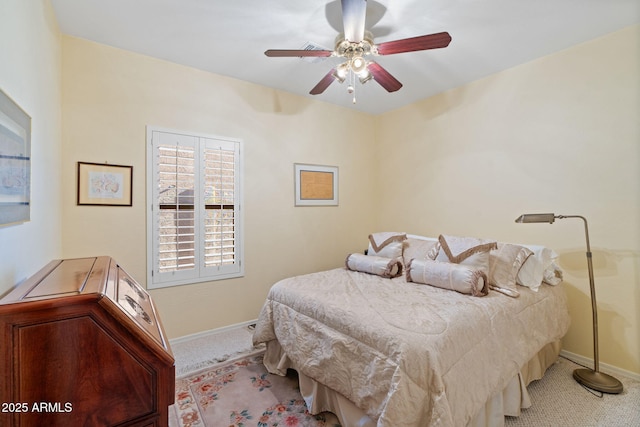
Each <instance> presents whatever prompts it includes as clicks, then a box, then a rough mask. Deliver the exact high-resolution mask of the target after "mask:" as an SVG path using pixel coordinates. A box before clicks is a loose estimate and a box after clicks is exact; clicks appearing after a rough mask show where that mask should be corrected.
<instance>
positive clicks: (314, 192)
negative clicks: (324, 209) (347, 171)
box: [294, 163, 338, 206]
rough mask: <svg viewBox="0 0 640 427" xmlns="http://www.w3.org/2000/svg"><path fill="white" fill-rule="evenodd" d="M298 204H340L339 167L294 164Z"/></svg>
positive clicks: (296, 200)
mask: <svg viewBox="0 0 640 427" xmlns="http://www.w3.org/2000/svg"><path fill="white" fill-rule="evenodd" d="M294 171H295V205H296V206H338V167H337V166H320V165H307V164H302V163H296V164H294Z"/></svg>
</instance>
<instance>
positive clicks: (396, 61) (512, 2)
mask: <svg viewBox="0 0 640 427" xmlns="http://www.w3.org/2000/svg"><path fill="white" fill-rule="evenodd" d="M51 3H52V4H53V7H54V10H55V13H56V16H57V19H58V21H59V25H60V28H61V30H62V32H63V33H65V34H69V35H72V36H76V37H81V38H85V39H88V40H93V41H96V42H98V43H103V44H106V45H110V46H114V47H118V48H122V49H126V50H130V51H133V52H138V53H141V54H145V55H149V56H153V57H156V58H161V59H165V60H168V61H172V62H175V63H179V64H184V65H188V66H191V67H195V68H199V69H202V70H207V71H211V72H213V73H216V74H221V75H226V76H232V77H235V78H238V79H241V80H245V81H249V82H253V83H257V84H260V85H263V86H267V87H271V88H276V89H281V90H285V91H288V92H292V93H296V94H300V95H302V96H306V97H312V98H313V99H317V100H322V101H325V102H330V103H333V104H338V105H342V106H344V107H347V108H354V109H357V110H360V111H364V112H367V113H373V114H379V113H382V112H385V111H389V110H393V109H396V108H399V107H401V106H404V105H407V104H410V103H412V102H415V101H417V100H419V99H423V98H426V97H429V96H432V95H435V94H437V93H440V92H443V91H445V90H447V89H451V88H454V87H458V86H461V85H464V84H466V83H468V82H470V81H474V80H477V79H480V78H482V77H484V76H487V75H490V74H493V73H496V72H498V71H501V70H504V69H507V68H511V67H514V66H516V65H518V64H522V63H525V62H528V61H532V60H534V59H536V58H539V57H542V56H545V55H548V54H551V53H553V52H557V51H559V50H562V49H565V48H568V47H570V46H573V45H576V44H578V43H582V42H585V41H588V40H591V39H594V38H597V37H599V36H602V35H604V34H607V33H610V32H613V31H616V30H619V29H621V28H623V27H626V26H629V25H633V24H637V23H640V0H396V1H391V0H376V1H374V0H368V6H367V25H366V27H367V29H369V30H370V31H371V32H372V33H373V35H374V36H375V42H376V43H381V42H384V41H390V40H396V39H402V38H407V37H413V36H419V35H423V34H432V33H437V32H441V31H448V32H449V34H451V37H452V39H453V40H452V42H451V44H450V45H449V47H448V48H445V49H436V50H427V51H422V52H410V53H402V54H397V55H388V56H381V57H378V58H376V62H378V63H379V64H380V65H382V66H383V67H384V68H386V69H387V70H388V71H389V72H390V73H391V74H393V75H394V76H395V77H396V78H397V79H398V80H400V81H401V82H402V83H403V85H404V87H403V88H402V89H400V90H399V91H398V92H395V93H387V92H386V91H385V90H384V89H383V88H382V87H381V86H380V85H378V84H377V83H376V82H375V81H370V82H368V83H366V84H365V85H360V84H357V86H356V95H357V103H356V104H353V103H352V98H351V96H350V95H349V94H347V92H346V83H344V84H342V85H341V84H339V83H337V82H334V83H333V84H332V85H331V86H330V87H329V88H328V89H327V90H326V91H325V92H324V93H323V94H321V95H315V96H313V95H309V90H311V88H312V87H313V86H315V84H316V83H317V82H318V81H319V80H320V79H321V78H322V77H323V76H324V75H325V74H326V73H327V72H328V71H329V70H330V69H331V68H332V67H333V66H335V65H336V64H337V63H338V62H339V61H338V59H337V58H326V59H324V60H322V61H321V62H315V63H314V62H310V61H309V60H302V59H299V58H267V57H266V56H265V55H264V51H265V50H267V49H300V48H302V46H303V45H304V44H305V43H306V42H312V43H314V44H318V45H321V46H324V47H325V48H328V49H330V50H332V49H333V47H334V40H335V37H336V35H337V34H338V33H339V32H341V31H342V17H341V12H340V1H339V0H315V1H309V0H307V1H299V0H298V1H296V0H270V1H264V0H225V1H223V0H51Z"/></svg>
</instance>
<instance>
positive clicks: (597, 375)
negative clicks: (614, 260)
mask: <svg viewBox="0 0 640 427" xmlns="http://www.w3.org/2000/svg"><path fill="white" fill-rule="evenodd" d="M564 218H580V219H581V220H582V221H584V233H585V235H586V237H587V266H588V267H589V286H590V288H591V311H592V316H593V361H594V369H586V368H585V369H576V370H575V371H573V378H574V379H575V380H576V381H577V382H578V383H580V384H582V385H584V386H585V387H589V388H590V389H592V390H597V391H601V392H603V393H611V394H618V393H621V392H622V383H621V382H620V381H618V380H617V379H616V378H614V377H612V376H611V375H607V374H603V373H602V372H600V369H599V360H598V359H599V358H598V307H597V305H596V288H595V285H594V281H593V263H592V261H591V245H590V244H589V228H588V227H587V219H586V218H585V217H583V216H580V215H555V214H552V213H544V214H524V215H520V216H519V217H518V219H516V222H518V223H530V222H548V223H549V224H553V222H554V221H555V220H556V219H564Z"/></svg>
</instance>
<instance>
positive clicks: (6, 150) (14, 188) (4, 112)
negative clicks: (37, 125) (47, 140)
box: [0, 90, 31, 225]
mask: <svg viewBox="0 0 640 427" xmlns="http://www.w3.org/2000/svg"><path fill="white" fill-rule="evenodd" d="M30 219H31V117H30V116H29V115H28V114H27V113H26V112H25V111H24V110H23V109H22V108H20V106H19V105H18V104H16V103H15V102H14V101H13V100H12V99H11V98H10V97H9V96H8V95H7V94H6V93H4V92H3V91H2V90H0V225H8V224H14V223H23V222H27V221H29V220H30Z"/></svg>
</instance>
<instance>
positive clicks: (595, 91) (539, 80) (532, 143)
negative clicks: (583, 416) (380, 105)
mask: <svg viewBox="0 0 640 427" xmlns="http://www.w3.org/2000/svg"><path fill="white" fill-rule="evenodd" d="M639 41H640V27H639V26H635V27H632V28H627V29H625V30H622V31H619V32H616V33H614V34H610V35H608V36H606V37H603V38H600V39H597V40H594V41H591V42H589V43H585V44H582V45H579V46H576V47H573V48H571V49H568V50H565V51H563V52H560V53H557V54H555V55H551V56H548V57H545V58H542V59H539V60H537V61H534V62H531V63H528V64H524V65H522V66H519V67H516V68H513V69H510V70H507V71H504V72H502V73H499V74H495V75H492V76H490V77H488V78H485V79H483V80H480V81H477V82H475V83H472V84H469V85H466V86H464V87H461V88H458V89H455V90H451V91H448V92H446V93H443V94H441V95H438V96H435V97H432V98H430V99H427V100H424V101H422V102H418V103H416V104H414V105H411V106H409V107H406V108H403V109H400V110H397V111H394V112H391V113H388V114H385V115H383V116H382V117H381V118H380V120H379V121H378V127H377V130H378V132H377V138H378V142H379V150H378V155H379V160H378V161H379V167H378V169H379V172H380V173H379V176H378V179H379V184H380V191H381V194H385V196H386V201H387V203H384V204H381V205H380V222H379V224H378V225H379V227H380V228H384V229H398V228H402V229H405V230H409V231H411V232H415V233H422V234H427V235H433V236H437V235H438V234H440V233H444V234H457V235H472V236H479V237H489V238H496V239H499V240H502V241H511V242H523V243H525V242H526V243H536V244H543V245H547V246H550V247H552V248H554V249H555V250H556V251H557V252H558V253H559V254H560V258H559V260H560V264H561V266H562V267H563V268H564V270H565V287H566V290H567V294H568V296H569V306H570V311H571V317H572V326H571V329H570V330H569V333H568V334H567V336H566V338H565V340H564V348H565V350H567V351H569V352H573V353H577V354H580V355H584V356H588V357H592V340H591V334H592V330H591V306H590V303H589V282H588V277H587V265H586V256H585V250H586V249H585V237H584V227H583V224H582V222H581V221H580V220H577V219H565V220H558V221H557V222H556V223H555V224H553V225H545V224H515V223H514V220H515V218H516V217H517V216H518V215H520V214H522V213H533V212H555V213H557V214H566V215H569V214H577V215H583V216H585V217H586V218H587V220H588V221H589V231H590V237H591V246H592V252H593V257H594V258H593V259H594V267H595V278H596V279H595V283H596V288H597V299H598V306H599V314H598V316H599V333H600V346H599V347H600V359H601V361H602V362H604V363H609V364H612V365H615V366H618V367H620V368H623V369H626V370H629V371H633V372H636V373H638V372H640V121H639V117H640V83H639V81H640V80H639V76H640V45H639Z"/></svg>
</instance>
